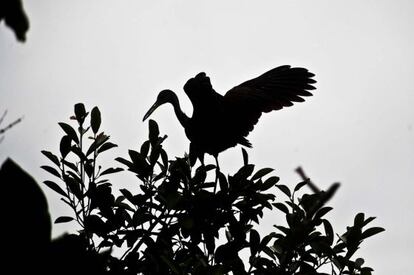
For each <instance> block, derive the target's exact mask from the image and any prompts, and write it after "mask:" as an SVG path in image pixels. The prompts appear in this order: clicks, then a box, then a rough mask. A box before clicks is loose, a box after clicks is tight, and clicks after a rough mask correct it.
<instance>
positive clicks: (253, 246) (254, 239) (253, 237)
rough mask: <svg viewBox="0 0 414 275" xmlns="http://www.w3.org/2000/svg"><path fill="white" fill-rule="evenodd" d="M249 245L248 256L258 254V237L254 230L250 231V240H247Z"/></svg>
mask: <svg viewBox="0 0 414 275" xmlns="http://www.w3.org/2000/svg"><path fill="white" fill-rule="evenodd" d="M249 243H250V254H251V255H256V253H257V252H259V246H260V235H259V233H258V232H257V231H256V230H254V229H251V230H250V240H249Z"/></svg>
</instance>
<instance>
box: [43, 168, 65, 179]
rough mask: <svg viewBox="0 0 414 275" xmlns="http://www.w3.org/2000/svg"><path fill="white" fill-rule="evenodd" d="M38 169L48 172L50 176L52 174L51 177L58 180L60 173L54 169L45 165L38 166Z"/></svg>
mask: <svg viewBox="0 0 414 275" xmlns="http://www.w3.org/2000/svg"><path fill="white" fill-rule="evenodd" d="M40 168H42V169H44V170H46V171H47V172H49V173H50V174H52V175H54V176H56V177H58V178H60V173H59V172H58V171H57V170H56V169H55V168H53V167H50V166H47V165H43V166H40Z"/></svg>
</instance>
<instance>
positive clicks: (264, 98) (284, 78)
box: [143, 65, 316, 167]
mask: <svg viewBox="0 0 414 275" xmlns="http://www.w3.org/2000/svg"><path fill="white" fill-rule="evenodd" d="M314 76H315V75H314V74H313V73H311V72H309V71H308V70H307V69H305V68H301V67H292V66H290V65H283V66H278V67H276V68H273V69H271V70H269V71H267V72H265V73H263V74H261V75H259V76H258V77H256V78H253V79H250V80H248V81H245V82H243V83H241V84H239V85H237V86H235V87H233V88H232V89H230V90H229V91H228V92H227V93H226V94H225V95H221V94H219V93H217V92H216V91H215V90H214V89H213V87H212V84H211V81H210V78H209V77H208V76H207V75H206V73H205V72H201V73H198V74H197V75H196V76H195V77H193V78H191V79H189V80H188V81H187V82H186V83H185V85H184V87H183V88H184V92H185V93H186V94H187V96H188V97H189V99H190V101H191V103H192V105H193V114H192V116H191V117H188V116H187V115H186V114H185V113H184V112H183V111H182V110H181V107H180V103H179V100H178V97H177V95H176V94H175V93H174V92H173V91H171V90H169V89H166V90H162V91H161V92H159V94H158V96H157V99H156V101H155V103H154V104H153V105H152V106H151V108H150V109H149V110H148V111H147V112H146V114H145V115H144V118H143V121H145V120H146V119H147V118H148V117H149V116H150V115H151V114H152V113H153V112H154V111H155V110H156V109H157V108H158V107H159V106H161V105H163V104H166V103H169V104H171V105H172V106H173V108H174V112H175V115H176V116H177V118H178V121H179V122H180V124H181V126H182V127H183V128H184V130H185V134H186V136H187V138H188V139H189V141H190V150H189V159H190V164H191V166H193V165H194V164H195V163H196V161H197V159H199V160H200V161H201V163H202V164H203V165H204V155H205V153H207V154H209V155H212V156H213V157H214V158H215V160H216V164H217V167H218V155H219V153H221V152H223V151H225V150H227V149H229V148H231V147H234V146H236V145H238V144H240V145H242V146H245V147H249V148H250V147H252V144H251V143H250V142H249V140H248V139H247V138H246V137H247V136H248V135H249V133H250V132H251V131H252V130H253V128H254V126H255V125H256V124H257V122H258V121H259V118H260V117H261V115H262V113H268V112H271V111H275V110H280V109H282V108H284V107H289V106H292V105H293V103H294V102H303V101H305V99H304V97H308V96H312V93H311V92H310V91H311V90H314V89H315V87H314V86H313V84H314V83H316V81H315V80H314V79H313V77H314Z"/></svg>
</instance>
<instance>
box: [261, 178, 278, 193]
mask: <svg viewBox="0 0 414 275" xmlns="http://www.w3.org/2000/svg"><path fill="white" fill-rule="evenodd" d="M279 180H280V179H279V177H276V176H273V177H270V178H268V179H266V180H265V181H264V182H263V184H262V186H261V187H260V190H261V191H266V190H267V189H269V188H272V187H273V186H275V185H276V183H278V182H279ZM276 186H277V185H276Z"/></svg>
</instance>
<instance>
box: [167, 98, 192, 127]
mask: <svg viewBox="0 0 414 275" xmlns="http://www.w3.org/2000/svg"><path fill="white" fill-rule="evenodd" d="M171 104H172V105H173V107H174V112H175V115H176V116H177V118H178V121H179V122H180V124H181V125H182V126H183V127H184V128H185V127H186V126H187V124H188V121H189V120H190V118H189V117H188V116H187V115H186V114H185V113H184V112H183V111H182V110H181V107H180V103H179V102H178V100H174V102H171Z"/></svg>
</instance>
